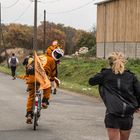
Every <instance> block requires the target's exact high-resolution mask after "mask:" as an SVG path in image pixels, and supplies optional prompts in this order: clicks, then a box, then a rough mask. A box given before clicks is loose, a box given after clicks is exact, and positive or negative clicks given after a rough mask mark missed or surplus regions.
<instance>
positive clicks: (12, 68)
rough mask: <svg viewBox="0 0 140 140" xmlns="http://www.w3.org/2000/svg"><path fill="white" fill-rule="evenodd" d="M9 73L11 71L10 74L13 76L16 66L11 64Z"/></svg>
mask: <svg viewBox="0 0 140 140" xmlns="http://www.w3.org/2000/svg"><path fill="white" fill-rule="evenodd" d="M11 73H12V76H13V77H14V76H15V73H16V66H11Z"/></svg>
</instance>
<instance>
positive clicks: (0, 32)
mask: <svg viewBox="0 0 140 140" xmlns="http://www.w3.org/2000/svg"><path fill="white" fill-rule="evenodd" d="M1 35H2V28H1V3H0V48H1Z"/></svg>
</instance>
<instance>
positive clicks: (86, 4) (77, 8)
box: [48, 0, 94, 14]
mask: <svg viewBox="0 0 140 140" xmlns="http://www.w3.org/2000/svg"><path fill="white" fill-rule="evenodd" d="M93 2H94V0H92V1H90V2H88V3H85V4H84V5H81V6H78V7H76V8H73V9H71V10H67V11H60V12H48V14H66V13H70V12H73V11H76V10H79V9H81V8H83V7H86V6H88V5H90V4H91V3H93Z"/></svg>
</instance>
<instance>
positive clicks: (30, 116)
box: [26, 111, 33, 124]
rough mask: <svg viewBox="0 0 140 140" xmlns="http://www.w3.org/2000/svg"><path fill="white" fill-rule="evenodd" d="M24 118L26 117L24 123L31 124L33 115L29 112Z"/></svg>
mask: <svg viewBox="0 0 140 140" xmlns="http://www.w3.org/2000/svg"><path fill="white" fill-rule="evenodd" d="M26 117H27V119H26V123H27V124H32V119H33V113H32V112H31V111H29V112H27V114H26Z"/></svg>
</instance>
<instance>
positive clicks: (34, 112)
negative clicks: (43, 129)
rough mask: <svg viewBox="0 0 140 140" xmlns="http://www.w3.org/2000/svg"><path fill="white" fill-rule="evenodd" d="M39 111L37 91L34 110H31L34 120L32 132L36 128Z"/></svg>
mask: <svg viewBox="0 0 140 140" xmlns="http://www.w3.org/2000/svg"><path fill="white" fill-rule="evenodd" d="M40 111H41V91H40V90H37V91H36V94H35V103H34V110H33V119H34V123H33V125H34V130H36V126H38V123H37V121H38V119H39V117H40V113H41V112H40Z"/></svg>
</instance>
